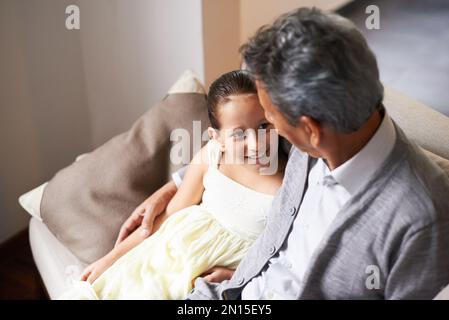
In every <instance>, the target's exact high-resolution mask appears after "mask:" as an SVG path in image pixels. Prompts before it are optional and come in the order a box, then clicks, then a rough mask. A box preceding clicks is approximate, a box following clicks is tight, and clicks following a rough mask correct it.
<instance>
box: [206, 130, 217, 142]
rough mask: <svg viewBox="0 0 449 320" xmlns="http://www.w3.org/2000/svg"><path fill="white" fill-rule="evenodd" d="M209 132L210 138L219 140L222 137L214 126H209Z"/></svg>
mask: <svg viewBox="0 0 449 320" xmlns="http://www.w3.org/2000/svg"><path fill="white" fill-rule="evenodd" d="M207 133H208V134H209V138H210V139H214V140H217V141H218V140H219V139H220V135H219V134H218V132H217V130H215V129H214V128H212V127H208V128H207Z"/></svg>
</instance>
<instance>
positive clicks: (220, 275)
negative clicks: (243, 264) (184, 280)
mask: <svg viewBox="0 0 449 320" xmlns="http://www.w3.org/2000/svg"><path fill="white" fill-rule="evenodd" d="M234 272H235V270H233V269H229V268H225V267H214V268H212V269H210V270H207V271H206V272H205V273H203V274H202V275H201V277H203V278H204V280H206V281H207V282H222V281H224V280H229V279H231V278H232V275H233V274H234Z"/></svg>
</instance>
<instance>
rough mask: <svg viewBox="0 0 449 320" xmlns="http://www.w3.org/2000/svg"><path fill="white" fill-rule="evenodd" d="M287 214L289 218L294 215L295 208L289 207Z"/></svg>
mask: <svg viewBox="0 0 449 320" xmlns="http://www.w3.org/2000/svg"><path fill="white" fill-rule="evenodd" d="M288 212H289V213H290V215H291V216H293V215H295V213H296V208H295V207H291V208H290V209H289V211H288Z"/></svg>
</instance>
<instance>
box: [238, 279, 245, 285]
mask: <svg viewBox="0 0 449 320" xmlns="http://www.w3.org/2000/svg"><path fill="white" fill-rule="evenodd" d="M243 282H245V278H243V277H240V278H239V280H238V282H237V283H238V285H239V286H240V285H242V284H243Z"/></svg>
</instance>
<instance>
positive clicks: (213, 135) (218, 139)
mask: <svg viewBox="0 0 449 320" xmlns="http://www.w3.org/2000/svg"><path fill="white" fill-rule="evenodd" d="M207 133H208V134H209V138H210V139H211V140H215V141H216V142H218V143H219V145H220V149H221V151H224V143H223V141H222V140H221V137H220V133H219V132H218V130H217V129H214V128H212V127H208V128H207Z"/></svg>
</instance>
